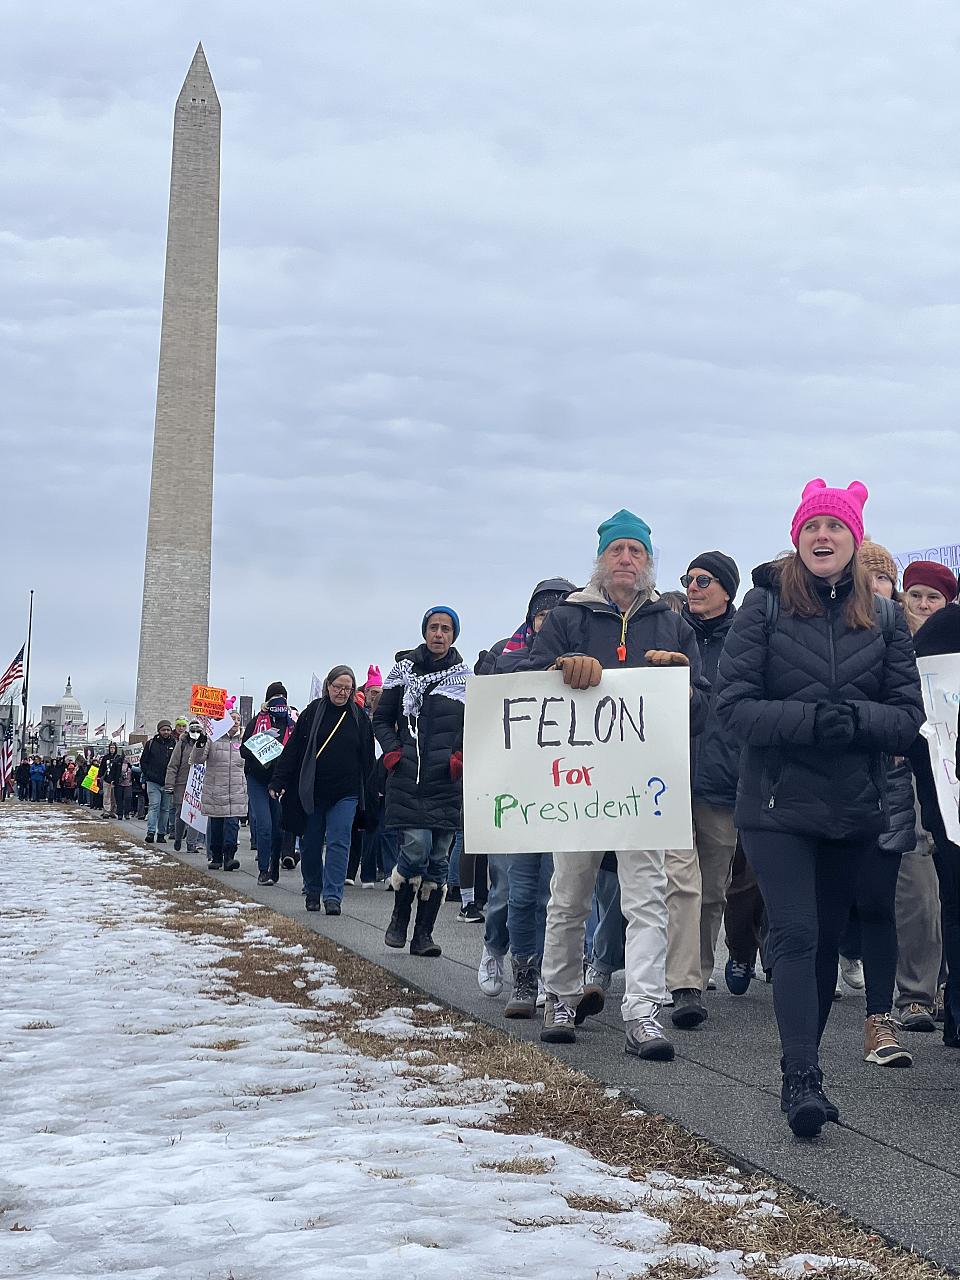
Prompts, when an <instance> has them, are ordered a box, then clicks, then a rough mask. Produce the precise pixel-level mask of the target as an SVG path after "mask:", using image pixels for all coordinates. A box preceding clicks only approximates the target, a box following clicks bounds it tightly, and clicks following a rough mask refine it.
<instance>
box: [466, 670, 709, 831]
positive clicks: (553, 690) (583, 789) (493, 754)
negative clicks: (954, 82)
mask: <svg viewBox="0 0 960 1280" xmlns="http://www.w3.org/2000/svg"><path fill="white" fill-rule="evenodd" d="M463 761H464V777H463V805H464V846H465V848H466V849H467V851H468V852H470V853H537V852H543V851H549V852H554V853H563V852H576V851H581V852H582V851H584V850H606V849H614V850H617V849H664V848H671V849H691V848H692V847H693V828H692V821H691V816H690V673H689V670H688V669H687V668H686V667H683V668H679V667H672V668H667V667H665V668H653V667H640V668H633V669H630V670H625V671H605V672H604V673H603V679H602V680H601V682H600V684H599V686H598V687H597V688H595V689H583V690H578V689H571V688H569V687H568V686H567V685H565V684H564V683H563V681H562V679H561V677H560V674H559V673H558V672H555V671H543V672H529V673H526V674H522V675H509V676H483V677H481V678H479V679H476V680H470V681H468V683H467V706H466V718H465V722H464V743H463Z"/></svg>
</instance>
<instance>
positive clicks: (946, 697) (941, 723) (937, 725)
mask: <svg viewBox="0 0 960 1280" xmlns="http://www.w3.org/2000/svg"><path fill="white" fill-rule="evenodd" d="M917 666H918V667H919V669H920V684H921V685H922V687H923V706H924V710H925V711H926V713H927V722H926V724H925V725H924V726H923V728H922V729H921V730H920V732H921V733H922V734H923V736H924V737H925V738H926V740H927V746H928V747H929V748H930V763H931V765H932V766H933V779H934V782H935V783H936V784H937V799H938V800H939V802H940V815H941V817H942V818H943V825H944V826H945V827H946V829H947V835H948V836H949V837H950V839H951V840H952V841H953V843H954V844H960V811H958V806H960V782H958V781H957V716H958V714H960V653H946V654H943V655H942V656H941V657H939V658H918V659H917Z"/></svg>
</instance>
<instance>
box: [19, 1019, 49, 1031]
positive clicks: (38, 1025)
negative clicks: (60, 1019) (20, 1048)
mask: <svg viewBox="0 0 960 1280" xmlns="http://www.w3.org/2000/svg"><path fill="white" fill-rule="evenodd" d="M20 1030H21V1031H52V1030H53V1023H52V1022H45V1021H44V1020H42V1019H41V1020H39V1021H37V1022H25V1023H24V1024H23V1026H22V1027H21V1028H20Z"/></svg>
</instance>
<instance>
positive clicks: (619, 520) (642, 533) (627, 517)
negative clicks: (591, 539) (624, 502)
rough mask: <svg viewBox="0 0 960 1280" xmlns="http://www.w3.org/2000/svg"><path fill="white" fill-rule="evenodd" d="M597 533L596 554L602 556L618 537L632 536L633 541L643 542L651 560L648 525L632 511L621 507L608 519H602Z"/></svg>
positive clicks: (651, 544)
mask: <svg viewBox="0 0 960 1280" xmlns="http://www.w3.org/2000/svg"><path fill="white" fill-rule="evenodd" d="M597 533H599V535H600V546H599V547H598V548H597V555H598V556H602V555H603V553H604V551H606V549H607V547H609V546H610V543H611V542H616V541H617V539H618V538H633V539H634V541H635V542H642V543H643V545H644V546H645V547H646V549H647V555H648V556H649V557H650V559H651V560H652V559H653V543H652V542H651V541H650V526H649V525H648V524H647V522H646V520H641V519H640V517H639V516H635V515H634V514H633V512H632V511H627V510H625V509H624V508H621V509H620V510H619V511H618V512H617V513H616V515H612V516H611V517H610V519H609V520H604V522H603V524H602V525H601V526H600V527H599V529H598V530H597Z"/></svg>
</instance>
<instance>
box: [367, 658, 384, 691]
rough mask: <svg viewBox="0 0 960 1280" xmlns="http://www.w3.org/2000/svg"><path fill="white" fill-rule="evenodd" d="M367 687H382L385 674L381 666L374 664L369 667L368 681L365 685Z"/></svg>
mask: <svg viewBox="0 0 960 1280" xmlns="http://www.w3.org/2000/svg"><path fill="white" fill-rule="evenodd" d="M363 687H364V688H365V689H382V688H383V676H382V675H381V674H380V668H379V667H375V666H373V665H372V664H371V665H370V666H369V667H368V668H367V683H366V684H365V685H364V686H363Z"/></svg>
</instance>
